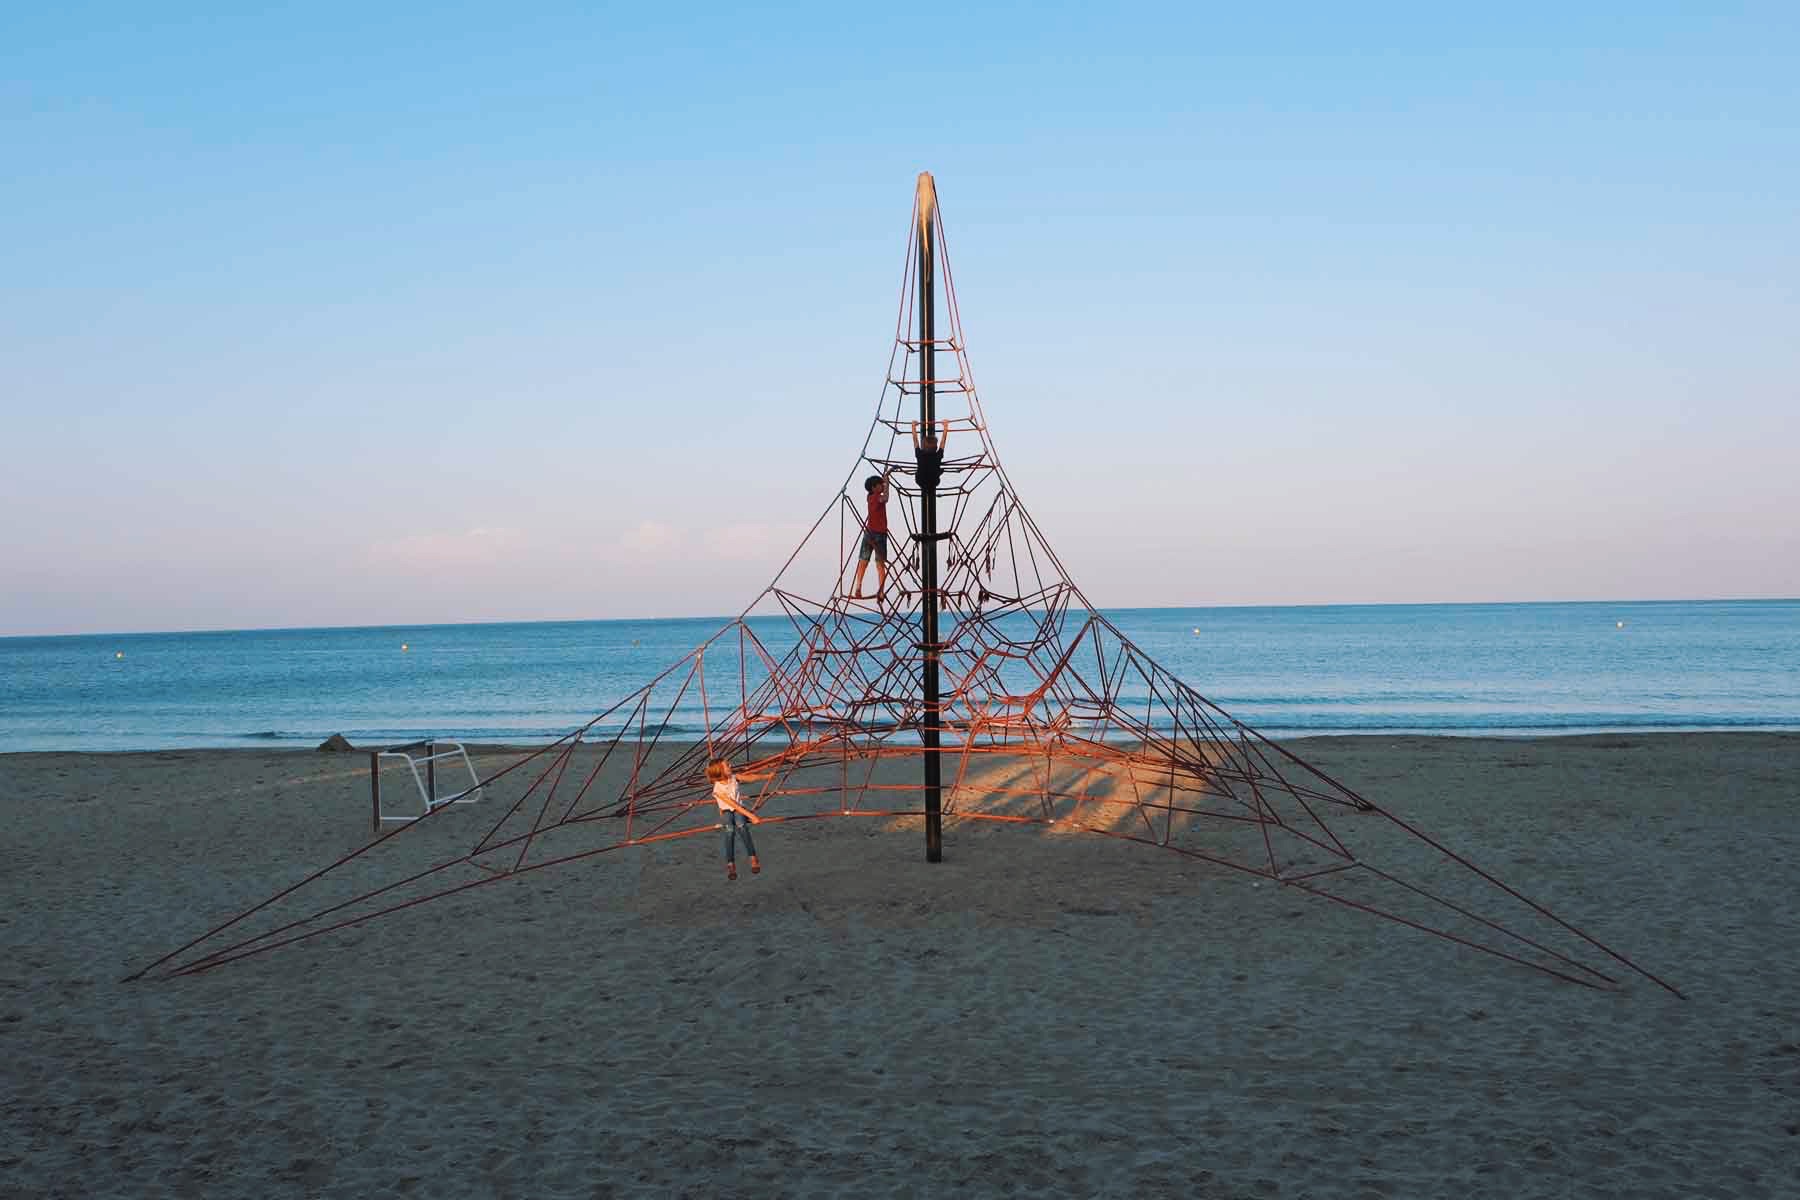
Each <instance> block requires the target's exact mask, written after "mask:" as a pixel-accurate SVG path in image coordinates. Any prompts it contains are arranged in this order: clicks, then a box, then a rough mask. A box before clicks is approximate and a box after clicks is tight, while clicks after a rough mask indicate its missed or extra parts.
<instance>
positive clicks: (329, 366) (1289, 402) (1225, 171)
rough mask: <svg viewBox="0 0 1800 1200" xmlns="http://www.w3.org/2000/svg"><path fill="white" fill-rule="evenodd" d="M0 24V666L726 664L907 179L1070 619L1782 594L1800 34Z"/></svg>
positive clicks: (404, 13) (1604, 12) (898, 12)
mask: <svg viewBox="0 0 1800 1200" xmlns="http://www.w3.org/2000/svg"><path fill="white" fill-rule="evenodd" d="M168 7H169V8H170V9H171V10H172V11H162V10H161V8H160V7H158V8H157V9H156V10H155V11H152V10H150V9H146V8H145V7H144V6H141V5H129V6H128V5H82V4H78V3H71V4H62V5H14V6H9V7H8V8H6V9H5V10H4V11H0V162H3V163H4V164H5V167H4V170H3V171H0V421H3V425H0V428H4V430H5V437H4V444H5V446H6V447H7V448H8V450H9V453H7V454H6V456H5V459H6V463H5V467H4V469H0V512H3V513H4V514H5V516H4V518H3V519H0V636H6V635H33V634H54V633H80V632H103V631H104V632H126V631H136V630H164V629H212V628H253V627H271V626H274V627H282V626H313V625H363V624H390V623H392V624H419V623H426V622H440V621H441V622H455V621H488V620H536V619H579V618H607V617H657V616H689V615H714V614H729V613H735V612H737V611H739V610H740V609H741V608H742V607H743V606H744V604H745V603H747V602H748V601H749V599H750V598H751V597H752V596H754V595H755V593H756V592H757V591H758V590H760V588H761V587H762V586H763V585H764V584H765V583H767V582H768V580H769V578H770V576H772V575H773V573H774V571H775V569H776V567H778V566H779V565H780V561H781V559H782V558H783V557H785V555H786V552H787V550H788V549H789V547H790V545H791V543H792V542H794V541H795V540H797V538H798V535H799V534H800V533H801V532H802V531H804V529H805V528H806V527H807V526H808V525H809V524H810V523H811V521H812V520H813V518H814V517H815V516H817V515H818V513H819V512H820V511H821V510H822V509H823V508H824V507H825V506H826V505H827V504H829V503H830V502H831V499H832V497H833V496H834V495H835V494H836V490H837V489H838V488H839V486H840V485H841V484H842V482H843V480H844V478H845V476H846V475H847V473H848V472H849V470H850V467H851V465H852V463H853V461H854V459H855V456H856V454H857V452H858V449H859V448H860V446H861V442H862V437H863V433H864V431H865V429H866V428H867V425H868V421H869V418H870V415H871V413H872V411H873V409H874V406H875V404H876V402H877V400H878V399H879V397H880V393H881V386H882V380H883V376H884V371H885V368H886V364H887V359H888V353H889V349H890V344H891V339H892V337H893V330H894V316H895V305H896V302H897V298H898V289H899V285H900V279H901V270H902V267H903V256H904V252H905V244H906V235H907V221H908V214H909V211H910V207H911V202H912V191H913V180H914V177H915V175H916V173H917V172H919V171H921V170H930V171H932V172H933V174H934V176H935V178H936V180H937V185H938V192H939V197H940V201H941V205H942V211H943V217H944V223H945V230H946V235H947V240H948V249H949V252H950V256H951V261H952V264H953V266H954V270H955V278H956V284H957V292H958V300H959V303H960V308H961V314H962V321H963V327H964V330H965V333H966V335H967V338H968V344H969V352H970V358H971V362H972V365H973V369H974V373H975V379H976V382H977V384H978V386H979V389H980V394H981V399H982V404H983V407H984V409H985V411H986V414H987V416H988V419H989V421H990V427H991V430H992V433H993V436H994V439H995V442H996V444H997V446H998V447H999V450H1000V453H1001V456H1002V460H1003V461H1004V462H1005V464H1006V467H1007V471H1008V474H1009V476H1010V477H1011V479H1012V481H1013V482H1014V484H1015V485H1017V487H1018V488H1019V491H1020V493H1021V494H1022V496H1023V498H1024V499H1025V501H1026V503H1027V504H1028V505H1030V507H1031V510H1032V512H1033V514H1034V516H1035V517H1036V519H1037V523H1038V525H1039V526H1040V528H1041V529H1042V530H1043V531H1044V533H1045V534H1046V536H1047V537H1048V538H1049V539H1050V541H1051V542H1052V544H1054V545H1055V546H1056V547H1057V549H1058V553H1059V556H1060V557H1061V559H1062V560H1063V562H1064V563H1065V564H1066V565H1067V566H1068V568H1069V569H1070V571H1071V573H1072V574H1073V576H1074V578H1075V579H1076V580H1077V582H1079V583H1080V585H1081V586H1082V588H1083V590H1084V591H1085V592H1086V594H1087V595H1088V596H1089V598H1090V599H1092V600H1093V601H1094V602H1095V603H1097V604H1099V605H1101V606H1103V607H1131V606H1151V605H1180V606H1187V605H1212V604H1313V603H1321V604H1322V603H1390V602H1393V603H1407V602H1421V603H1423V602H1450V601H1512V600H1579V599H1682V598H1710V597H1772V596H1785V597H1792V596H1796V595H1800V470H1796V468H1795V463H1796V462H1800V436H1797V435H1800V417H1797V416H1796V413H1797V412H1800V333H1797V332H1796V331H1800V70H1796V69H1795V64H1796V62H1800V9H1796V8H1795V7H1794V6H1793V5H1792V4H1791V3H1782V4H1768V5H1761V6H1758V5H1676V4H1654V3H1650V4H1631V5H1625V4H1618V5H1608V4H1597V5H1582V6H1564V5H1542V6H1539V5H1505V6H1477V7H1478V8H1480V11H1456V10H1458V9H1461V8H1465V7H1467V6H1456V5H1451V6H1444V5H1424V4H1420V5H1368V6H1341V5H1318V6H1308V5H1288V6H1279V7H1278V6H1246V5H1230V6H1224V5H1219V6H1213V5H1194V4H1180V5H1119V6H1112V5H1106V6H1102V5H1087V4H1082V5H1054V4H1031V5H979V4H977V5H960V4H959V5H954V6H943V7H933V6H930V5H923V6H921V5H907V6H892V7H891V10H877V9H874V8H868V9H867V11H863V6H845V5H840V4H831V5H826V4H819V5H811V6H776V7H760V6H739V5H717V4H688V5H669V6H654V5H641V4H632V5H604V4H603V5H593V4H582V5H573V4H571V5H561V4H555V3H546V4H540V5H532V6H520V5H493V6H487V5H456V4H451V5H441V4H438V5H422V4H417V5H415V4H409V3H398V2H397V3H394V4H389V5H380V6H371V5H363V4H356V5H334V4H326V3H321V4H315V5H305V6H293V7H291V8H286V9H282V10H279V11H250V9H252V8H256V7H260V6H236V5H232V6H225V5H220V6H204V5H184V6H168Z"/></svg>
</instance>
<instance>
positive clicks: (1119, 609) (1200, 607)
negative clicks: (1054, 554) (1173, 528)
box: [0, 596, 1800, 642]
mask: <svg viewBox="0 0 1800 1200" xmlns="http://www.w3.org/2000/svg"><path fill="white" fill-rule="evenodd" d="M1784 603H1786V604H1792V603H1800V596H1691V597H1660V598H1640V599H1629V598H1620V597H1612V598H1606V599H1598V600H1391V601H1373V602H1362V601H1331V602H1327V603H1289V604H1135V605H1132V604H1126V605H1117V606H1110V607H1108V606H1095V607H1094V608H1093V609H1091V610H1090V611H1094V612H1100V613H1129V612H1201V611H1241V610H1245V609H1307V608H1311V609H1318V608H1326V609H1330V608H1494V607H1520V606H1526V605H1553V604H1554V605H1574V604H1591V605H1602V604H1784ZM756 615H760V616H763V617H767V618H768V619H771V620H783V619H786V618H785V617H784V615H783V614H781V613H765V614H756ZM751 616H752V614H744V615H743V618H742V619H746V620H748V619H750V618H751ZM738 619H740V618H739V617H736V616H731V615H724V614H697V615H688V616H684V615H680V614H671V615H666V616H654V617H653V616H635V617H528V618H493V619H481V620H473V621H414V622H393V621H384V622H378V623H375V624H368V625H247V626H232V627H210V628H193V629H110V630H107V629H103V630H93V631H83V632H65V633H6V634H0V642H8V641H27V640H37V639H46V640H47V639H52V638H84V637H94V638H104V637H173V636H184V635H197V634H226V633H326V632H351V631H359V630H374V629H465V628H471V627H479V626H487V625H607V624H628V623H642V622H647V621H696V622H698V621H704V622H713V621H717V622H719V624H720V625H721V626H723V625H729V624H731V623H732V622H733V621H736V620H738Z"/></svg>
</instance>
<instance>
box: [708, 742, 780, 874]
mask: <svg viewBox="0 0 1800 1200" xmlns="http://www.w3.org/2000/svg"><path fill="white" fill-rule="evenodd" d="M706 777H707V778H708V779H710V780H712V785H713V802H714V803H716V804H717V805H718V806H719V828H721V829H723V830H724V831H725V878H726V879H736V878H737V861H736V858H735V855H734V854H733V850H734V848H735V844H736V841H737V835H738V833H739V832H742V833H743V835H744V850H745V852H746V853H748V854H749V855H750V873H751V874H752V875H755V874H757V873H758V872H760V871H761V870H762V861H761V860H760V859H758V858H757V857H756V843H755V842H753V841H751V840H750V827H751V826H752V825H755V824H757V823H759V822H760V821H761V820H762V818H761V817H759V816H757V815H756V814H755V813H753V812H751V811H750V810H749V809H748V808H745V807H744V805H743V802H742V801H740V800H739V799H738V781H739V780H744V781H746V782H751V783H754V782H755V781H757V780H759V779H771V778H773V777H774V772H772V771H771V772H768V773H766V774H762V775H735V774H733V773H732V770H731V764H730V763H728V762H726V761H725V760H724V759H722V758H715V759H714V760H713V761H711V762H709V763H707V764H706ZM739 818H742V820H743V824H742V825H741V826H740V825H739V823H738V821H739Z"/></svg>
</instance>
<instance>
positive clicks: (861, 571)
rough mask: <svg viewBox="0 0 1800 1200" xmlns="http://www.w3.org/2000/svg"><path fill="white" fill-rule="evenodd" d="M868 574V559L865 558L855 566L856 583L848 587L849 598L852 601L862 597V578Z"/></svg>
mask: <svg viewBox="0 0 1800 1200" xmlns="http://www.w3.org/2000/svg"><path fill="white" fill-rule="evenodd" d="M868 572H869V560H868V559H866V558H865V559H863V560H862V561H861V562H859V563H857V564H856V582H854V583H852V584H851V585H850V598H851V599H852V600H854V599H856V598H857V597H858V596H861V595H862V584H863V576H864V575H866V574H868Z"/></svg>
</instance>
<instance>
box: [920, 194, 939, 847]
mask: <svg viewBox="0 0 1800 1200" xmlns="http://www.w3.org/2000/svg"><path fill="white" fill-rule="evenodd" d="M918 209H919V436H920V438H928V437H931V436H933V432H932V430H933V425H934V424H935V423H936V421H937V385H936V384H935V383H934V382H933V379H934V376H936V374H937V345H936V341H935V338H936V332H935V326H936V321H935V320H934V318H935V316H936V313H935V312H934V309H935V307H936V303H937V281H936V271H935V266H936V263H935V259H936V250H937V219H936V217H937V188H936V187H935V186H934V185H933V184H932V180H931V172H929V171H921V172H920V173H919V193H918ZM940 449H941V447H940ZM937 565H938V564H937V481H936V480H935V479H933V478H931V477H930V476H929V475H927V476H926V478H925V480H924V481H923V482H922V483H921V484H920V487H919V580H920V583H919V586H920V590H921V591H922V593H923V596H922V602H921V604H920V622H921V624H922V625H923V629H922V631H921V632H922V640H923V644H924V650H925V722H924V726H923V728H921V729H920V730H919V737H920V740H921V741H923V742H924V743H925V861H926V862H942V861H943V858H944V817H943V790H942V777H941V775H940V773H939V765H938V721H939V716H940V714H939V711H938V703H939V702H938V573H937Z"/></svg>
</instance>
